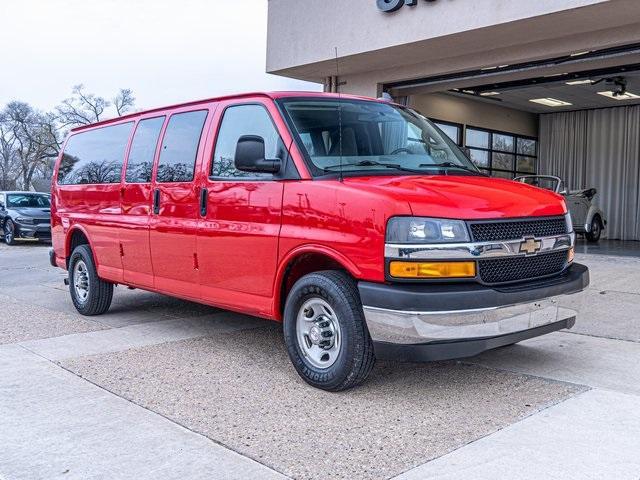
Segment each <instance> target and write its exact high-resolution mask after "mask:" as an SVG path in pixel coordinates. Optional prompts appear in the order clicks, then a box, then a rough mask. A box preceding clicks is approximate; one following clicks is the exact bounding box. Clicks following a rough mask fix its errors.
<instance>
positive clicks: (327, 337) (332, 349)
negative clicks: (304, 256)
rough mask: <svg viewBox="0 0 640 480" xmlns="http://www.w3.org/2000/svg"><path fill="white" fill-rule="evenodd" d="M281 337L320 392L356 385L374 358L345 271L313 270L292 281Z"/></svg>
mask: <svg viewBox="0 0 640 480" xmlns="http://www.w3.org/2000/svg"><path fill="white" fill-rule="evenodd" d="M284 337H285V343H286V346H287V351H288V353H289V358H291V361H292V363H293V365H294V367H295V369H296V371H297V372H298V374H299V375H300V376H301V377H302V378H303V379H304V380H305V381H306V382H307V383H309V384H310V385H312V386H314V387H316V388H320V389H322V390H328V391H333V392H337V391H341V390H346V389H349V388H352V387H354V386H356V385H358V384H359V383H361V382H363V381H364V380H365V379H366V378H367V376H368V375H369V373H370V372H371V369H372V368H373V364H374V362H375V357H374V354H373V344H372V342H371V337H370V336H369V330H368V329H367V326H366V322H365V319H364V314H363V312H362V304H361V303H360V295H359V294H358V289H357V287H356V285H355V282H354V281H353V279H351V277H349V276H348V275H347V274H346V273H343V272H339V271H324V272H317V273H311V274H309V275H305V276H304V277H302V278H301V279H300V280H298V281H297V282H296V284H295V285H294V286H293V288H292V289H291V292H290V293H289V296H288V297H287V302H286V305H285V311H284Z"/></svg>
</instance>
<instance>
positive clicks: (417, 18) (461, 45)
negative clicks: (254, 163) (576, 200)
mask: <svg viewBox="0 0 640 480" xmlns="http://www.w3.org/2000/svg"><path fill="white" fill-rule="evenodd" d="M268 21H269V25H268V32H269V33H268V51H267V70H268V71H269V72H270V73H274V74H277V75H283V76H287V77H292V78H297V79H302V80H308V81H313V82H318V83H322V84H324V88H325V90H327V91H334V92H337V91H339V92H343V93H351V94H359V95H365V96H370V97H379V96H380V95H382V94H383V92H385V93H388V94H390V95H391V96H392V97H393V98H394V99H395V100H396V101H398V102H400V103H403V104H406V105H408V106H410V107H412V108H415V109H417V110H419V111H420V112H421V113H423V114H424V115H426V116H428V117H430V118H432V119H433V120H435V121H436V122H438V124H439V125H440V126H441V128H442V129H443V130H445V131H446V132H447V133H448V134H449V135H450V136H451V137H452V138H453V139H454V140H455V141H456V142H458V143H459V144H460V145H461V146H464V147H467V148H469V152H470V155H471V157H472V159H473V160H474V161H475V162H476V164H477V165H478V166H479V167H480V168H483V169H484V170H485V171H486V172H487V173H490V174H492V175H495V176H499V177H506V178H513V177H514V176H517V175H521V174H529V173H536V172H537V173H544V174H553V175H558V176H561V177H563V178H564V179H565V180H566V182H567V184H568V185H569V186H570V187H571V188H575V189H577V188H585V187H596V188H598V189H599V191H600V193H599V196H598V198H597V199H598V201H599V203H601V205H602V207H603V208H604V210H605V212H606V213H607V215H608V216H609V229H608V235H609V237H610V238H620V239H633V240H640V226H639V225H640V190H639V187H638V184H640V138H639V137H640V2H639V1H637V0H537V1H529V0H269V20H268Z"/></svg>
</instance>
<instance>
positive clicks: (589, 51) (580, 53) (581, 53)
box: [570, 50, 591, 57]
mask: <svg viewBox="0 0 640 480" xmlns="http://www.w3.org/2000/svg"><path fill="white" fill-rule="evenodd" d="M587 53H591V50H586V51H584V52H576V53H572V54H571V55H570V56H571V57H579V56H581V55H586V54H587Z"/></svg>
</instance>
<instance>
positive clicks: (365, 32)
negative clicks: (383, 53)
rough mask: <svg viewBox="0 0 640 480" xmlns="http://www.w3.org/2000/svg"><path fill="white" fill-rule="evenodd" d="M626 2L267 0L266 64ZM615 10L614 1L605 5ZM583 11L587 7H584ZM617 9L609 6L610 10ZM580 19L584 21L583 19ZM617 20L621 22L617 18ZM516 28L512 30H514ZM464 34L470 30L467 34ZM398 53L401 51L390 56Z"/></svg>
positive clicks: (567, 28) (273, 66)
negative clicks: (384, 6) (380, 4)
mask: <svg viewBox="0 0 640 480" xmlns="http://www.w3.org/2000/svg"><path fill="white" fill-rule="evenodd" d="M612 3H618V4H621V3H629V2H624V0H536V1H528V0H522V1H514V0H473V1H471V0H436V1H434V2H425V1H423V0H420V1H419V2H418V4H417V5H416V6H415V7H408V6H405V7H403V8H401V9H400V10H399V11H397V12H394V13H384V12H381V11H380V10H379V9H378V8H377V6H376V0H302V1H301V0H269V20H268V22H269V24H268V31H269V35H268V55H267V70H269V71H271V72H274V71H279V70H285V69H288V68H291V67H296V66H299V65H309V64H312V63H316V62H323V61H327V60H333V59H334V55H335V51H334V47H338V55H339V56H340V57H341V58H346V57H349V56H353V55H358V54H363V53H368V52H375V51H379V50H382V49H386V48H389V47H393V46H397V45H408V44H412V43H415V42H422V41H425V40H434V39H437V38H446V37H451V36H454V35H457V34H460V33H469V32H473V31H479V30H481V29H484V28H488V27H497V26H500V25H509V24H513V23H514V22H518V21H523V20H528V19H535V18H544V17H546V16H549V15H553V14H559V13H562V12H567V11H571V10H574V9H578V8H582V7H589V6H594V5H596V6H597V5H602V4H612ZM609 10H614V9H609ZM585 13H587V12H585ZM612 13H615V12H609V15H611V14H612ZM607 20H608V19H607V18H606V17H604V16H602V15H601V16H600V17H599V18H592V19H591V21H587V22H583V25H580V24H579V23H578V22H575V23H574V22H571V23H569V24H567V23H566V22H565V23H564V24H563V25H562V26H563V27H564V31H558V30H555V31H554V28H557V27H558V26H560V25H558V22H560V18H559V17H558V18H557V19H554V18H552V17H549V18H547V19H546V22H545V25H546V28H538V29H537V30H529V31H527V34H526V35H522V31H520V32H518V31H513V30H512V31H511V32H510V33H511V37H512V38H511V40H510V42H511V43H512V44H517V43H523V42H525V41H526V42H532V41H535V40H538V39H541V38H549V37H557V36H559V35H561V34H563V33H565V32H567V33H568V32H571V31H589V30H590V31H593V30H597V29H598V28H602V27H603V26H606V25H607ZM585 23H586V24H585ZM618 23H619V22H618ZM514 34H517V35H514ZM469 38H470V37H469ZM487 46H489V45H486V44H485V45H482V44H477V43H476V44H475V45H473V44H470V43H464V42H463V43H461V42H460V41H458V42H451V44H450V45H449V48H448V49H447V51H442V50H440V51H438V50H431V51H428V52H412V53H411V54H410V55H409V56H413V57H414V58H423V57H425V58H437V57H438V56H440V57H442V56H453V55H456V54H459V53H458V52H457V51H456V50H460V51H461V52H465V51H469V50H470V49H475V50H478V49H483V50H485V49H486V47H487ZM396 60H400V59H396Z"/></svg>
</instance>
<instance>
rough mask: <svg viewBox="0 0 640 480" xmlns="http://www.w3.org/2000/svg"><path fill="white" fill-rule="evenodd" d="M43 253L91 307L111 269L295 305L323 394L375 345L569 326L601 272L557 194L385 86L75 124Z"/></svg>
mask: <svg viewBox="0 0 640 480" xmlns="http://www.w3.org/2000/svg"><path fill="white" fill-rule="evenodd" d="M51 215H52V219H51V225H52V234H53V249H52V252H51V262H52V264H54V265H57V266H59V267H60V268H64V269H66V270H68V272H69V287H70V293H71V299H72V301H73V303H74V305H75V307H76V308H77V309H78V311H79V312H80V313H82V314H84V315H99V314H102V313H104V312H106V311H107V310H108V309H109V305H110V303H111V299H112V296H113V287H114V285H118V284H120V285H126V286H130V287H135V288H140V289H145V290H150V291H154V292H160V293H163V294H167V295H173V296H176V297H181V298H184V299H188V300H193V301H196V302H201V303H205V304H209V305H214V306H216V307H222V308H225V309H229V310H234V311H237V312H242V313H245V314H250V315H255V316H259V317H263V318H267V319H270V320H275V321H279V322H283V323H284V325H283V327H284V328H283V329H284V340H285V343H286V346H287V349H288V353H289V355H290V357H291V360H292V362H293V364H294V366H295V368H296V370H297V371H298V373H299V374H300V376H301V377H302V378H303V379H304V380H306V381H307V382H308V383H310V384H311V385H313V386H315V387H318V388H322V389H325V390H330V391H338V390H343V389H346V388H349V387H352V386H354V385H356V384H358V383H359V382H362V381H363V380H364V379H365V378H366V376H367V375H368V374H369V372H370V371H371V368H372V366H373V364H374V361H375V359H376V358H378V359H380V358H394V359H399V360H403V361H430V360H444V359H452V358H460V357H466V356H472V355H476V354H478V353H480V352H482V351H484V350H488V349H493V348H497V347H500V346H504V345H509V344H512V343H515V342H519V341H521V340H524V339H527V338H531V337H534V336H537V335H542V334H545V333H548V332H552V331H555V330H559V329H563V328H570V327H572V326H573V324H574V322H575V317H576V310H577V308H576V299H577V298H578V297H579V295H575V294H578V293H579V292H581V291H582V290H584V289H585V288H586V287H587V285H588V283H589V273H588V270H587V268H586V267H584V266H583V265H579V264H577V263H574V262H573V255H574V241H575V235H574V231H573V227H572V225H571V220H570V217H569V215H567V208H566V206H565V202H564V200H563V199H562V197H560V196H558V195H556V194H554V193H552V192H549V191H545V190H541V189H538V188H535V187H531V186H528V185H524V184H521V183H515V182H512V181H509V180H500V179H495V178H489V177H487V176H485V175H484V174H482V173H481V172H480V171H479V170H478V169H477V168H476V167H475V166H474V164H473V163H472V162H471V161H470V160H469V159H468V158H467V157H466V156H465V154H464V153H463V152H462V151H461V150H460V149H459V148H458V147H457V146H456V145H455V144H454V143H453V142H452V141H451V140H450V139H449V138H448V137H447V136H446V135H445V134H444V133H443V132H442V131H440V130H439V129H438V128H437V127H436V126H435V125H434V124H433V123H431V122H430V121H429V120H427V119H426V118H425V117H423V116H422V115H420V114H419V113H417V112H415V111H413V110H411V109H408V108H405V107H402V106H399V105H395V104H392V103H389V102H385V101H378V100H373V99H367V98H360V97H352V96H336V95H332V94H317V93H272V94H262V93H260V94H247V95H239V96H233V97H224V98H217V99H212V100H206V101H199V102H193V103H188V104H183V105H176V106H173V107H167V108H162V109H156V110H151V111H147V112H142V113H136V114H133V115H129V116H126V117H121V118H117V119H114V120H109V121H106V122H101V123H98V124H95V125H90V126H87V127H81V128H77V129H75V130H73V131H72V132H71V134H70V135H69V138H68V139H67V141H66V143H65V146H64V149H63V152H62V154H61V155H60V158H59V159H58V162H57V165H56V172H55V175H54V182H53V196H52V205H51Z"/></svg>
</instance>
